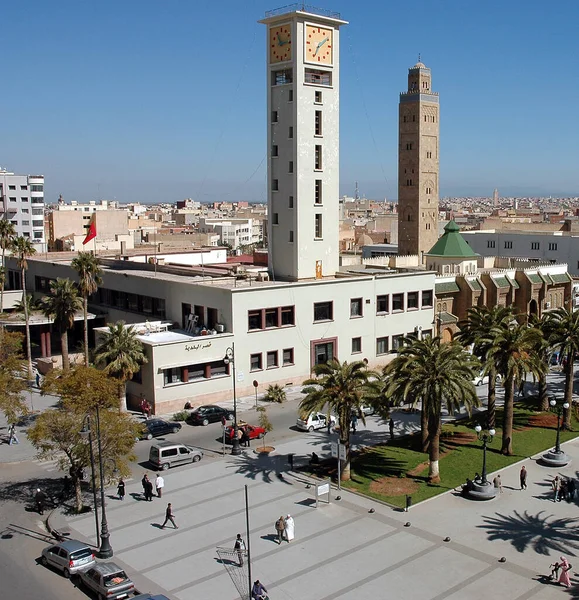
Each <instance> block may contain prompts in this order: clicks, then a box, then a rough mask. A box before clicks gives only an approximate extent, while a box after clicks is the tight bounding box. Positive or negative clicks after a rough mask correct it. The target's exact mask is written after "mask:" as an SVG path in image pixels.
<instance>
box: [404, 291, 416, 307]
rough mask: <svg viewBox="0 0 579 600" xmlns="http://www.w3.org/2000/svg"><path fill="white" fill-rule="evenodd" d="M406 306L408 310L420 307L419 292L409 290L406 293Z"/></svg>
mask: <svg viewBox="0 0 579 600" xmlns="http://www.w3.org/2000/svg"><path fill="white" fill-rule="evenodd" d="M406 308H407V309H408V310H412V309H416V308H418V292H408V294H407V295H406Z"/></svg>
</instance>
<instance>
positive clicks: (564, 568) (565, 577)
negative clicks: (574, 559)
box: [559, 556, 572, 587]
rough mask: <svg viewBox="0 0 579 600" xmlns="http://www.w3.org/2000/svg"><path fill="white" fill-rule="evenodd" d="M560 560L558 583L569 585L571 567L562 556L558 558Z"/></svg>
mask: <svg viewBox="0 0 579 600" xmlns="http://www.w3.org/2000/svg"><path fill="white" fill-rule="evenodd" d="M560 561H561V562H560V563H559V567H560V568H561V575H559V583H560V584H561V585H564V586H565V587H569V586H570V585H571V580H570V579H569V571H570V570H571V569H572V567H571V565H570V564H569V561H568V560H567V559H566V558H565V557H564V556H562V557H561V558H560Z"/></svg>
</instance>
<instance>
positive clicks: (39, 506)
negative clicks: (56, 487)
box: [34, 488, 46, 515]
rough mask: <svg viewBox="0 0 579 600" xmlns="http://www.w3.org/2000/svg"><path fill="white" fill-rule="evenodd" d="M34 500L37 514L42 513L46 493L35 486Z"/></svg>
mask: <svg viewBox="0 0 579 600" xmlns="http://www.w3.org/2000/svg"><path fill="white" fill-rule="evenodd" d="M34 502H35V504H36V510H37V511H38V514H39V515H43V514H44V507H45V504H46V494H45V493H44V492H42V491H41V490H40V488H37V490H36V494H35V495H34Z"/></svg>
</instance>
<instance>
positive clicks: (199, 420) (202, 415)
mask: <svg viewBox="0 0 579 600" xmlns="http://www.w3.org/2000/svg"><path fill="white" fill-rule="evenodd" d="M223 417H225V419H226V420H227V421H233V413H232V412H231V411H230V410H229V409H228V408H221V406H217V405H215V404H207V405H205V406H199V407H198V408H196V409H195V410H194V411H192V412H191V413H190V414H189V416H188V417H187V423H190V424H191V425H209V423H217V421H221V419H222V418H223Z"/></svg>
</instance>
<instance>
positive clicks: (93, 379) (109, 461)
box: [28, 366, 141, 511]
mask: <svg viewBox="0 0 579 600" xmlns="http://www.w3.org/2000/svg"><path fill="white" fill-rule="evenodd" d="M42 387H43V392H45V393H51V394H55V395H58V396H60V397H61V399H62V400H61V403H60V406H59V407H58V408H54V409H49V410H47V411H44V412H43V413H41V414H40V415H39V416H38V418H37V419H36V421H35V422H34V425H33V426H32V427H31V428H30V429H29V431H28V438H29V439H30V441H31V442H32V444H33V445H34V446H35V448H36V449H37V450H38V451H39V456H40V458H43V459H47V460H48V459H51V458H58V464H59V467H60V469H61V470H62V471H65V472H66V473H68V474H70V477H71V481H72V484H73V486H74V489H75V495H76V508H77V510H78V511H81V510H82V507H83V502H82V488H81V483H82V474H83V471H85V470H88V469H90V466H91V463H90V448H89V446H88V443H87V441H86V440H85V439H84V437H83V436H82V435H81V431H82V429H83V425H84V424H86V417H87V415H88V416H90V418H91V430H92V431H93V446H94V450H95V452H97V455H96V457H95V463H96V464H98V446H97V444H96V439H95V436H96V412H97V406H98V414H99V422H100V435H101V448H102V458H103V467H104V472H105V473H104V475H105V479H106V480H107V481H110V479H111V478H112V477H113V476H114V475H117V474H118V475H119V476H121V477H126V476H128V475H129V474H130V468H129V462H130V461H134V460H135V456H134V455H133V453H132V449H133V446H134V444H135V441H136V439H137V438H138V436H139V433H140V427H141V426H140V424H139V423H136V422H135V421H134V420H133V419H131V417H130V416H129V415H128V414H126V413H123V414H120V413H119V400H118V397H119V396H118V387H119V383H118V381H116V380H114V379H112V378H110V377H108V376H107V374H106V373H105V372H104V371H99V370H97V369H94V368H90V367H84V366H77V367H74V368H72V369H70V370H69V371H67V372H66V373H63V372H59V371H53V372H51V373H50V374H49V375H47V377H46V378H45V380H44V382H43V386H42Z"/></svg>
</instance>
